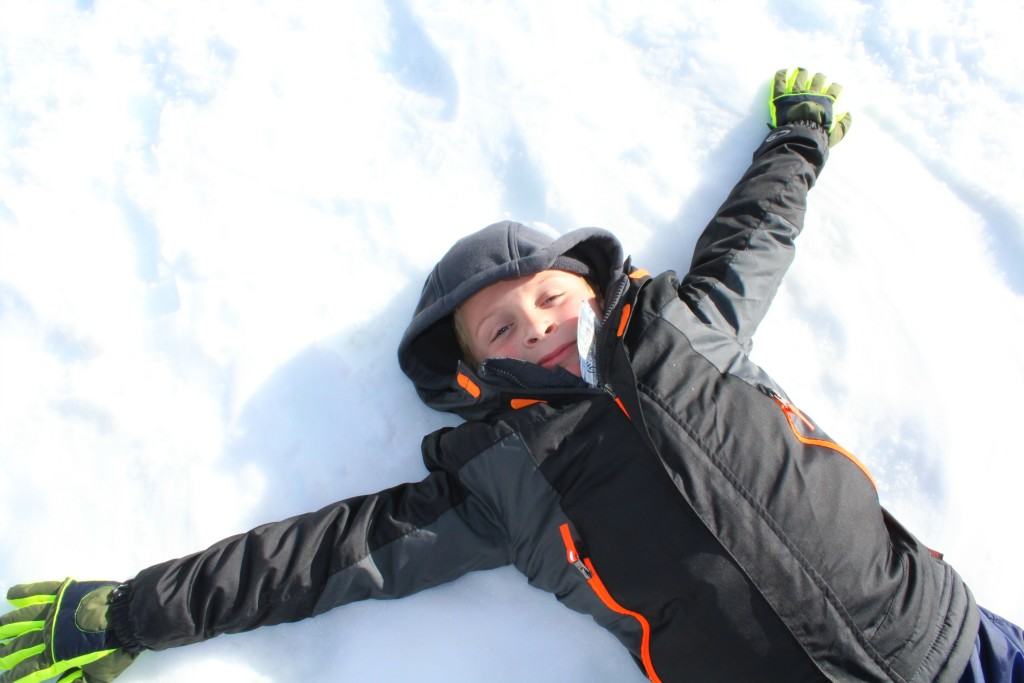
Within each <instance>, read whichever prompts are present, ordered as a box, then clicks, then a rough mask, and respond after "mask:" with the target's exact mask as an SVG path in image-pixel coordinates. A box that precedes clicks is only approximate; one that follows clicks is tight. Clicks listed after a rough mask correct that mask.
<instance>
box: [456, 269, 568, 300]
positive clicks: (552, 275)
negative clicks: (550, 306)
mask: <svg viewBox="0 0 1024 683" xmlns="http://www.w3.org/2000/svg"><path fill="white" fill-rule="evenodd" d="M550 280H555V281H562V280H569V281H571V282H575V281H576V280H579V281H580V282H581V283H584V284H585V283H586V279H584V278H582V277H580V276H579V275H576V274H575V273H570V272H568V271H564V270H554V269H549V270H542V271H540V272H539V273H533V274H532V275H523V276H522V277H516V278H509V279H507V280H498V281H497V282H494V283H491V284H489V285H487V286H486V287H484V288H483V289H481V290H480V291H479V292H476V293H475V294H473V295H472V296H471V297H469V298H468V299H466V301H465V302H463V304H462V306H460V308H467V307H469V308H476V307H478V306H481V305H487V304H490V303H497V302H498V301H500V300H501V299H503V298H504V297H505V296H506V295H507V294H512V293H515V292H516V291H517V290H520V289H525V288H529V287H535V286H539V285H542V284H544V283H545V282H548V281H550Z"/></svg>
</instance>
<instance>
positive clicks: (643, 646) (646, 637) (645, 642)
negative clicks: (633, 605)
mask: <svg viewBox="0 0 1024 683" xmlns="http://www.w3.org/2000/svg"><path fill="white" fill-rule="evenodd" d="M558 531H559V532H561V534H562V543H563V544H565V558H566V560H568V562H569V564H571V565H573V566H574V567H576V569H577V570H579V573H580V574H582V575H583V578H584V579H586V580H587V585H589V586H590V588H591V590H593V591H594V593H595V594H596V595H597V597H598V598H599V599H600V600H601V602H602V603H603V604H604V606H605V607H607V608H608V609H610V610H611V611H613V612H615V613H616V614H622V615H625V616H629V617H633V618H634V619H636V620H637V622H638V623H639V624H640V629H641V631H642V633H643V636H642V637H641V639H640V661H641V662H643V665H644V673H646V674H647V678H649V679H651V680H652V681H654V682H655V683H661V679H660V678H658V674H657V673H655V671H654V663H653V662H652V661H651V624H650V622H648V621H647V618H646V617H644V615H642V614H640V613H639V612H634V611H632V610H628V609H626V608H625V607H623V606H622V605H620V604H619V603H618V602H617V601H616V600H615V598H613V597H612V596H611V593H609V592H608V589H607V588H606V587H605V585H604V582H603V581H601V577H600V576H598V575H597V570H596V569H594V565H593V563H591V561H590V558H581V557H580V554H579V553H578V552H577V551H576V543H575V542H574V541H573V540H572V533H570V531H569V525H568V524H562V525H561V526H560V527H558Z"/></svg>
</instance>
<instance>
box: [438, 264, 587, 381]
mask: <svg viewBox="0 0 1024 683" xmlns="http://www.w3.org/2000/svg"><path fill="white" fill-rule="evenodd" d="M582 301H586V302H588V303H589V304H590V306H591V308H593V310H594V312H595V313H596V314H597V315H600V311H599V310H598V304H597V297H596V295H595V294H594V290H593V289H592V288H591V287H590V284H589V283H588V282H587V281H586V280H585V279H583V278H582V277H580V276H579V275H575V274H573V273H568V272H566V271H563V270H544V271H541V272H539V273H536V274H534V275H527V276H524V277H520V278H516V279H514V280H502V281H501V282H496V283H494V284H493V285H490V286H488V287H485V288H483V289H481V290H480V291H479V292H477V293H476V294H474V295H473V296H471V297H470V298H469V299H467V300H466V301H465V303H463V304H462V305H461V306H460V307H459V309H458V311H456V313H455V316H456V325H457V326H458V327H459V328H460V331H461V333H462V334H463V336H464V339H463V341H464V342H465V343H466V345H467V346H468V347H469V350H470V351H471V352H472V354H473V357H474V358H477V359H480V360H484V359H486V358H515V359H518V360H523V361H527V362H530V363H536V364H537V365H541V366H544V367H546V368H553V367H555V366H560V367H563V368H565V369H566V370H568V371H569V372H571V373H572V374H574V375H576V376H577V377H579V375H580V357H579V351H578V350H577V348H576V327H577V324H578V322H579V314H580V302H582Z"/></svg>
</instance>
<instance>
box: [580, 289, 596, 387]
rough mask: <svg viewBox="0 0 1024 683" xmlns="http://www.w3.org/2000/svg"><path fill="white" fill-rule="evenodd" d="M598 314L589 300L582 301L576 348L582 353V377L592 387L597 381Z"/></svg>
mask: <svg viewBox="0 0 1024 683" xmlns="http://www.w3.org/2000/svg"><path fill="white" fill-rule="evenodd" d="M596 333H597V316H596V315H595V314H594V308H593V307H592V306H591V305H590V302H589V301H585V300H584V301H581V302H580V316H579V324H578V325H577V327H576V349H577V350H578V351H579V355H580V377H581V378H582V379H583V381H584V382H586V383H587V384H589V385H590V386H592V387H596V386H597V385H598V381H597V345H596V344H594V337H595V336H596Z"/></svg>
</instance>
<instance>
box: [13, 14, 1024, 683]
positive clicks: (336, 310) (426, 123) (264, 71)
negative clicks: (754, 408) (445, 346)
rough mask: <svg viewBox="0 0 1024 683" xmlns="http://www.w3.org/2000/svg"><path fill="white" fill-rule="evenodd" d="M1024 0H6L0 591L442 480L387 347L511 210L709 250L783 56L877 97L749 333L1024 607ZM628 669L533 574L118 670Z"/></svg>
mask: <svg viewBox="0 0 1024 683" xmlns="http://www.w3.org/2000/svg"><path fill="white" fill-rule="evenodd" d="M1022 25H1024V7H1022V6H1021V5H1020V3H1000V2H996V1H995V0H987V1H986V0H979V1H978V2H973V3H963V2H957V1H955V0H945V1H938V0H929V1H928V2H924V1H923V0H919V1H916V2H906V1H903V0H899V1H897V0H882V1H880V2H874V3H864V2H856V1H854V0H834V1H833V2H829V3H818V2H807V1H806V0H774V1H773V0H764V1H762V2H756V3H737V2H720V3H679V2H667V1H666V2H657V1H648V2H640V3H628V2H607V3H582V2H558V3H516V2H500V3H460V4H457V5H453V4H451V3H441V2H407V1H406V0H388V1H386V2H378V3H330V2H323V3H317V2H309V3H285V2H276V1H274V2H266V3H260V4H259V5H255V4H246V5H244V6H243V5H240V4H236V3H158V2H134V3H127V2H123V3H122V2H103V1H100V2H91V1H89V0H80V1H79V2H77V3H71V2H62V3H59V2H46V3H15V2H3V3H0V463H2V475H0V547H2V548H3V552H2V553H0V586H2V587H4V588H6V587H7V586H9V585H11V584H13V583H18V582H20V581H25V580H40V579H47V578H54V577H63V576H66V575H72V576H76V577H80V578H94V577H99V578H114V579H122V578H126V577H128V576H130V575H132V574H134V573H135V572H136V571H138V570H139V569H141V568H143V567H145V566H147V565H149V564H152V563H154V562H157V561H160V560H163V559H167V558H169V557H174V556H178V555H182V554H185V553H188V552H191V551H193V550H197V549H199V548H202V547H204V546H205V545H206V544H208V543H210V542H213V541H215V540H217V539H219V538H221V537H223V536H225V535H228V534H231V533H235V532H237V531H242V530H244V529H246V528H249V527H251V526H253V525H255V524H258V523H261V522H265V521H271V520H274V519H278V518H281V517H284V516H287V515H291V514H295V513H300V512H303V511H307V510H312V509H315V508H316V507H319V506H321V505H324V504H327V503H330V502H332V501H334V500H337V499H339V498H343V497H347V496H351V495H356V494H359V493H364V492H368V491H373V490H377V489H379V488H384V487H387V486H390V485H393V484H395V483H398V482H400V481H407V480H416V479H419V478H420V477H421V476H422V475H423V474H424V469H423V465H422V463H421V462H420V461H419V442H420V439H421V437H422V436H423V435H424V434H425V433H427V432H429V431H431V430H433V429H436V428H438V427H440V426H443V425H448V424H454V420H453V418H450V417H447V416H444V415H440V414H437V413H434V412H432V411H430V410H428V409H427V408H425V407H424V406H422V405H421V404H420V403H419V402H418V400H417V399H416V398H415V394H414V392H413V391H412V388H411V386H409V385H408V382H407V381H406V380H405V379H404V377H403V376H402V375H401V373H400V371H399V370H398V367H397V364H396V362H395V360H394V354H395V349H396V347H397V343H398V339H399V337H400V334H401V330H402V329H403V328H404V326H405V323H406V321H407V319H408V317H409V315H410V313H411V311H412V308H413V305H414V303H415V300H416V297H417V295H418V292H419V287H420V284H421V283H422V281H423V278H424V277H425V275H426V273H427V271H428V269H429V268H430V266H431V265H432V264H433V262H434V261H435V260H436V259H437V258H438V257H439V256H440V255H441V253H443V251H444V250H445V249H446V247H447V246H448V245H449V244H450V243H452V242H453V241H454V240H455V239H456V238H457V237H459V236H461V235H463V234H465V233H467V232H470V231H472V230H475V229H477V228H479V227H482V226H483V225H486V224H488V223H490V222H493V221H495V220H500V219H503V218H514V219H517V220H521V221H524V222H529V223H532V224H535V225H546V226H552V227H553V228H554V229H556V230H558V231H560V232H561V231H566V230H569V229H572V228H574V227H578V226H583V225H600V226H603V227H607V228H610V229H612V230H613V231H615V232H616V233H617V234H618V235H619V236H620V238H621V239H622V241H623V242H624V243H625V245H626V247H627V250H628V251H629V252H630V253H632V254H634V256H635V259H636V262H637V263H639V264H641V265H643V266H645V267H647V268H649V269H651V270H658V269H664V268H677V269H684V268H685V266H686V264H687V263H688V261H689V254H690V251H691V249H692V246H693V243H694V241H695V239H696V237H697V235H698V233H699V231H700V230H701V228H702V227H703V225H704V223H705V222H706V220H707V219H708V218H709V217H710V216H711V215H712V213H713V212H714V210H715V209H716V207H717V206H718V204H719V203H720V202H721V201H722V200H723V199H724V197H725V195H726V193H727V192H728V190H729V188H730V186H731V185H732V183H733V182H734V181H735V180H736V179H737V178H738V176H739V174H740V173H741V172H742V171H743V169H744V168H745V166H746V163H747V160H748V159H749V155H750V153H751V152H752V151H753V150H754V148H755V147H756V146H757V144H758V142H759V141H760V139H761V138H762V136H763V135H764V133H765V130H766V129H765V126H764V120H765V98H766V93H767V91H766V87H767V83H768V79H769V77H770V76H771V74H772V73H773V72H774V70H775V69H777V68H781V67H787V66H796V65H798V64H800V65H806V66H808V67H811V68H814V69H820V70H822V71H824V72H826V73H827V74H829V75H830V76H831V77H833V78H834V79H835V80H837V81H839V82H841V83H843V85H844V86H845V88H846V89H845V92H844V96H843V99H842V100H841V102H842V103H845V106H846V107H847V108H848V109H849V110H850V111H852V112H853V114H854V124H853V128H852V130H851V131H850V134H849V136H848V139H847V140H845V141H843V142H842V144H841V145H840V146H839V147H837V148H836V149H835V150H834V153H833V155H832V159H831V160H830V162H829V166H828V168H827V169H826V170H825V172H824V174H823V176H822V178H821V181H820V183H819V185H818V187H817V188H816V189H815V190H814V192H813V195H812V197H811V206H810V210H809V211H808V215H807V230H806V232H805V234H804V235H803V236H802V237H801V239H800V242H799V248H798V256H797V260H796V263H795V264H794V266H793V268H792V270H791V271H790V274H789V276H788V278H787V280H786V281H785V283H784V285H783V287H782V289H781V290H780V292H779V295H778V297H777V300H776V303H775V305H774V307H773V310H772V311H771V313H770V314H769V316H768V318H767V319H766V320H765V322H764V324H763V325H762V327H761V329H760V331H759V333H758V336H757V337H756V344H755V350H754V357H755V360H757V361H758V362H759V363H760V364H761V365H763V366H764V367H765V368H766V369H767V370H768V371H769V372H770V373H771V374H772V375H773V376H774V377H776V378H777V379H778V380H779V381H780V383H781V384H782V385H783V386H785V387H786V388H787V391H788V393H789V394H790V395H791V397H792V398H794V399H795V400H796V401H797V402H798V403H799V404H800V405H801V407H802V408H803V409H804V410H806V411H807V412H808V413H809V414H811V415H813V416H814V417H815V418H816V420H817V421H818V422H820V423H822V424H824V425H825V426H826V428H827V429H828V431H829V432H830V434H831V435H832V436H833V437H836V438H837V439H838V440H840V441H841V442H842V443H843V444H844V445H845V446H847V447H848V448H849V449H851V450H853V451H854V452H856V453H857V454H858V455H859V456H860V457H861V458H862V459H863V460H864V461H865V462H866V463H867V464H868V466H869V467H870V468H871V469H872V470H873V471H874V473H875V475H876V477H877V479H878V480H879V482H880V486H881V489H880V495H881V498H882V501H883V504H885V505H886V506H887V507H888V508H889V509H891V510H892V511H893V512H894V513H895V514H896V516H897V517H898V518H900V519H901V520H902V521H903V522H904V523H905V524H906V525H907V526H908V527H909V528H910V529H912V530H913V531H914V532H915V533H916V534H917V535H918V536H919V537H920V538H922V540H924V541H925V542H926V543H928V544H929V545H931V546H934V547H936V548H938V549H940V550H942V551H943V552H945V554H946V557H947V559H948V560H949V561H950V562H951V563H952V564H953V565H954V566H955V567H957V569H958V570H959V571H960V572H961V573H962V574H963V575H964V576H965V577H966V579H967V580H968V582H969V584H970V585H971V587H972V589H973V590H974V592H975V594H976V596H977V597H978V600H979V602H980V603H981V604H983V605H985V606H986V607H989V608H990V609H993V610H994V611H996V612H999V613H1002V614H1003V615H1005V616H1007V617H1009V618H1011V619H1012V620H1015V621H1017V622H1018V623H1024V583H1022V582H1021V581H1020V579H1019V569H1018V568H1019V567H1020V566H1021V565H1022V562H1024V547H1022V544H1021V543H1020V542H1019V533H1018V527H1019V524H1018V519H1019V505H1018V501H1019V499H1020V493H1019V491H1020V482H1021V474H1022V471H1024V464H1022V460H1024V458H1022V456H1024V448H1022V446H1021V443H1022V440H1021V439H1020V437H1019V435H1018V434H1017V433H1016V428H1017V427H1018V426H1019V425H1020V414H1021V404H1022V401H1021V399H1020V396H1019V391H1020V389H1021V387H1022V385H1024V360H1022V354H1021V353H1020V348H1021V339H1022V338H1024V194H1021V192H1020V188H1021V187H1024V165H1022V164H1021V163H1020V159H1021V157H1022V155H1024V126H1022V125H1021V121H1022V113H1024V89H1022V86H1021V82H1020V79H1019V65H1020V63H1021V61H1022V58H1024V50H1022V48H1021V43H1020V39H1019V37H1018V33H1019V27H1020V26H1022ZM313 678H326V679H331V680H374V681H399V680H402V681H404V680H418V681H452V680H456V681H475V680H489V681H495V682H500V681H510V682H512V681H527V680H529V681H567V680H568V681H580V680H594V681H629V680H642V676H641V674H640V673H639V670H638V669H637V668H636V667H635V665H634V664H633V662H632V661H631V660H630V658H629V656H628V655H627V654H626V652H625V651H624V650H623V649H621V648H620V647H619V646H618V645H617V644H616V643H615V642H614V640H613V638H612V637H611V636H609V635H607V634H606V633H604V632H603V631H602V630H601V629H599V628H598V627H597V626H595V625H594V624H593V623H592V622H591V621H590V619H589V618H587V617H583V616H581V615H578V614H575V613H572V612H570V611H569V610H566V609H564V608H562V607H560V606H559V605H557V603H556V602H555V601H554V600H553V599H552V598H551V597H550V596H548V595H546V594H543V593H541V592H540V591H537V590H535V589H532V588H530V587H529V586H528V585H527V584H526V581H525V580H524V579H523V578H522V577H521V576H520V575H518V574H517V573H515V572H514V571H512V570H510V569H503V570H497V571H493V572H488V573H481V574H475V575H471V576H467V577H464V578H463V579H460V580H458V581H456V582H455V583H453V584H451V585H448V586H444V587H441V588H438V589H435V590H431V591H427V592H425V593H422V594H419V595H416V596H413V597H411V598H408V599H405V600H400V601H393V602H387V603H366V604H358V605H352V606H348V607H344V608H341V609H338V610H335V611H333V612H331V613H328V614H326V615H323V616H321V617H319V618H316V619H312V620H308V621H305V622H302V623H299V624H293V625H284V626H278V627H272V628H267V629H261V630H258V631H255V632H252V633H248V634H243V635H236V636H228V637H222V638H217V639H215V640H212V641H209V642H207V643H203V644H200V645H196V646H190V647H188V648H181V649H178V650H173V651H168V652H165V653H158V654H147V655H145V656H143V657H141V658H140V660H139V661H138V662H137V663H136V664H135V665H134V666H133V667H132V668H131V669H129V671H128V672H126V673H125V674H124V676H123V677H122V679H121V680H124V681H125V683H130V682H131V681H182V680H187V681H216V680H230V681H261V682H262V681H280V682H286V681H304V680H310V679H313Z"/></svg>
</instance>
